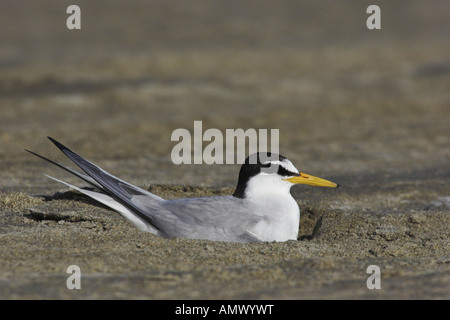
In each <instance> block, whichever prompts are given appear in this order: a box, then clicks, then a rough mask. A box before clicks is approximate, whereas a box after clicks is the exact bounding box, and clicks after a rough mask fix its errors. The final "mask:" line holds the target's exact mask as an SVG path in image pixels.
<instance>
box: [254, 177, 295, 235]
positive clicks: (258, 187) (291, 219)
mask: <svg viewBox="0 0 450 320" xmlns="http://www.w3.org/2000/svg"><path fill="white" fill-rule="evenodd" d="M291 186H292V185H291V184H290V183H289V182H287V181H283V180H281V179H280V178H279V177H278V176H270V175H258V176H255V177H254V178H252V179H250V181H249V182H248V185H247V188H246V200H247V201H248V205H249V209H250V210H251V211H252V212H254V213H255V214H258V215H259V216H261V217H262V219H261V221H260V222H258V223H257V224H256V225H255V226H254V227H253V228H252V229H251V230H249V231H250V232H252V233H253V234H255V235H257V236H258V237H259V238H261V239H262V240H264V241H287V240H297V237H298V228H299V223H300V209H299V207H298V205H297V202H296V201H295V200H294V198H292V196H291V194H290V192H289V190H290V187H291Z"/></svg>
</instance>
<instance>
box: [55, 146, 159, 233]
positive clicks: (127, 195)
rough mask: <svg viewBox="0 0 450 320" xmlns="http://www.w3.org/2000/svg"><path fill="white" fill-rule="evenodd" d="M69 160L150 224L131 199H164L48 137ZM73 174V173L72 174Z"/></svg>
mask: <svg viewBox="0 0 450 320" xmlns="http://www.w3.org/2000/svg"><path fill="white" fill-rule="evenodd" d="M48 138H49V139H50V141H52V142H53V143H54V144H55V145H56V146H57V147H58V148H59V149H60V150H61V151H62V152H63V153H64V154H65V155H66V156H67V157H68V158H69V159H71V160H72V161H73V162H74V163H75V164H76V165H77V166H79V167H80V168H81V169H82V170H83V171H84V172H85V173H87V174H88V176H89V177H91V178H92V179H93V180H94V181H95V182H96V183H97V184H99V185H100V186H101V187H102V190H103V191H105V192H106V193H108V194H110V195H111V196H112V197H113V198H114V199H116V200H117V201H119V202H120V203H121V204H122V205H123V206H125V207H127V208H128V209H129V210H131V211H132V212H133V213H134V214H136V216H138V217H139V218H140V219H142V220H143V221H145V222H147V223H150V224H152V225H154V224H153V223H152V216H151V215H149V214H148V213H147V212H145V211H142V210H141V208H139V207H136V206H135V205H134V204H133V202H132V201H131V198H132V197H133V196H135V195H140V196H145V197H146V198H147V201H148V202H154V203H157V202H162V201H164V199H162V198H160V197H158V196H157V195H154V194H153V193H150V192H148V191H146V190H144V189H141V188H139V187H136V186H134V185H132V184H130V183H128V182H125V181H123V180H121V179H119V178H117V177H115V176H113V175H111V174H109V173H108V172H106V171H105V170H103V169H102V168H100V167H98V166H97V165H95V164H93V163H91V162H90V161H88V160H86V159H84V158H83V157H81V156H80V155H78V154H77V153H75V152H73V151H72V150H70V149H69V148H67V147H66V146H64V145H63V144H61V143H59V142H58V141H56V140H54V139H52V138H50V137H48ZM72 173H73V172H72Z"/></svg>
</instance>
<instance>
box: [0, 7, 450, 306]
mask: <svg viewBox="0 0 450 320" xmlns="http://www.w3.org/2000/svg"><path fill="white" fill-rule="evenodd" d="M78 4H79V5H80V7H81V9H82V29H81V30H78V31H69V30H68V29H67V28H66V25H65V22H66V19H67V17H68V15H67V14H66V13H65V10H66V7H67V6H66V4H65V3H63V2H61V1H27V5H23V2H20V3H18V2H17V1H12V0H10V1H9V0H8V1H2V3H1V4H0V12H1V13H0V17H1V20H2V23H3V24H4V27H2V28H1V29H0V39H1V41H0V71H1V72H0V298H1V299H50V298H55V299H100V298H103V299H105V298H106V299H109V298H119V299H134V298H136V299H311V298H313V299H315V298H317V299H327V298H330V299H385V298H388V299H412V298H415V299H449V298H450V246H449V236H450V229H449V225H450V218H449V213H450V186H449V178H450V167H449V157H450V148H449V146H450V120H449V119H450V117H449V116H450V91H449V88H450V55H449V53H450V42H449V38H448V31H449V30H450V5H449V4H448V1H444V0H443V1H432V4H431V3H430V2H424V1H408V3H407V4H406V3H405V4H403V3H402V2H396V3H395V4H393V3H391V2H388V1H378V5H379V6H380V7H381V10H382V29H381V30H375V31H369V30H368V29H367V28H366V25H365V22H366V19H367V17H368V15H367V14H366V13H365V11H366V8H367V6H368V5H370V4H372V3H369V2H367V1H360V2H358V4H355V2H354V1H339V2H334V1H323V2H320V5H318V4H316V2H315V1H301V2H300V1H277V2H274V1H244V2H230V1H189V2H186V1H168V2H166V1H155V2H149V3H146V4H143V3H142V2H140V1H127V2H120V1H95V4H93V3H90V2H89V1H78ZM194 120H202V121H203V128H204V130H206V129H207V128H218V129H220V130H223V132H224V130H225V129H227V128H232V129H236V128H243V129H248V128H255V129H279V130H280V153H281V154H283V155H284V156H287V157H288V158H289V159H291V160H292V162H293V163H294V164H295V165H296V166H297V167H298V168H299V169H300V170H301V171H304V172H307V173H310V174H314V175H317V176H320V177H323V178H327V179H329V180H332V181H335V182H337V183H340V184H341V185H343V188H342V189H325V188H324V189H322V188H314V187H309V186H296V187H294V188H293V189H292V194H293V196H294V198H295V199H296V200H297V201H298V203H299V206H300V208H301V211H302V214H301V223H300V233H299V234H300V236H299V239H298V241H288V242H285V243H254V244H236V243H221V242H210V241H197V240H185V239H161V238H158V237H156V236H153V235H151V234H147V233H143V232H139V231H137V230H136V229H135V228H133V227H132V226H131V225H130V224H129V223H127V222H126V221H124V220H123V219H122V218H121V217H120V215H119V214H117V213H115V212H113V211H110V210H108V209H107V208H104V207H103V206H101V205H98V204H96V203H94V202H92V201H90V200H89V199H87V198H86V197H84V196H82V195H80V194H78V193H76V192H73V191H69V190H68V189H66V188H64V186H62V185H58V184H57V183H56V182H53V181H52V180H49V179H47V178H46V177H45V176H43V173H48V174H51V175H54V176H57V177H59V178H67V179H66V180H67V181H68V182H72V183H78V185H80V186H83V185H84V184H83V183H82V182H78V181H77V180H76V179H75V178H72V177H68V175H66V174H65V173H64V172H61V171H60V170H58V169H57V168H52V167H51V166H50V165H49V164H46V163H44V162H43V161H41V160H39V159H38V158H35V157H33V156H31V155H30V154H27V153H26V152H24V151H23V149H30V150H33V151H37V152H39V153H41V154H44V155H48V156H49V157H50V158H53V159H56V160H58V161H61V162H65V159H64V157H63V155H62V154H60V153H59V151H58V150H57V149H56V148H54V146H53V145H52V144H51V143H50V142H49V141H48V140H47V139H46V138H45V137H46V136H52V137H54V138H56V139H57V140H60V141H61V142H63V143H65V144H66V145H68V146H69V147H71V148H73V149H74V150H75V151H77V152H79V153H80V154H82V155H84V156H85V157H87V158H88V159H91V160H92V161H94V162H95V163H97V164H99V165H101V166H102V167H103V168H105V169H106V170H108V171H110V172H111V173H113V174H115V175H117V176H119V177H121V178H122V179H124V180H126V181H129V182H131V183H134V184H136V185H139V186H142V187H145V188H147V189H149V190H151V191H152V192H154V193H156V194H158V195H160V196H163V197H166V198H178V197H186V196H204V195H217V194H229V193H232V192H233V188H234V186H235V184H236V180H237V173H238V170H239V165H211V166H208V165H180V166H175V165H174V164H173V163H172V162H171V159H170V153H171V150H172V148H173V147H174V145H175V142H172V141H171V140H170V137H171V133H172V132H173V130H175V129H177V128H186V129H188V130H190V131H191V132H192V130H193V122H194ZM205 145H206V144H204V146H205ZM65 163H67V164H68V163H69V162H65ZM70 265H78V266H79V267H80V269H81V274H82V278H81V286H82V288H81V290H69V289H68V288H67V286H66V280H67V278H68V276H69V274H67V273H66V269H67V267H68V266H70ZM370 265H377V266H379V267H380V271H381V289H380V290H376V289H374V290H369V289H368V288H367V286H366V280H367V278H368V277H369V276H370V274H368V273H367V272H366V271H367V267H368V266H370Z"/></svg>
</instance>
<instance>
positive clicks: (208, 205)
mask: <svg viewBox="0 0 450 320" xmlns="http://www.w3.org/2000/svg"><path fill="white" fill-rule="evenodd" d="M48 139H49V140H50V141H52V142H53V143H54V144H55V145H56V146H57V147H58V148H59V149H60V150H61V151H62V152H63V153H64V154H65V155H66V156H67V157H68V158H69V159H70V160H72V161H73V162H74V163H75V164H76V165H77V166H78V167H80V169H82V170H83V171H84V173H83V172H79V171H76V170H74V169H72V168H70V167H67V166H65V165H62V164H60V163H58V162H55V161H53V160H50V159H48V158H46V157H43V156H41V155H39V154H37V153H35V152H32V151H29V150H25V151H27V152H30V153H31V154H33V155H35V156H37V157H39V158H41V159H44V160H46V161H49V162H50V163H52V164H54V165H56V166H58V167H60V168H62V169H64V170H66V171H68V172H70V173H72V174H73V175H75V176H77V177H78V178H80V179H82V180H84V181H85V182H87V183H89V184H90V185H91V186H93V187H95V188H96V189H94V190H97V189H98V192H97V191H92V188H91V190H88V189H82V188H79V187H76V186H74V185H71V184H69V183H67V182H64V181H61V180H59V179H56V178H54V177H51V176H49V175H46V176H47V177H49V178H51V179H53V180H55V181H58V182H60V183H63V184H65V185H66V186H68V187H69V188H72V189H74V190H77V191H79V192H81V193H83V194H85V195H87V196H88V197H90V198H92V199H95V200H96V201H98V202H100V203H102V204H104V205H106V206H107V207H110V208H111V209H113V210H115V211H117V212H118V213H120V214H121V215H122V216H123V217H124V218H125V219H127V220H128V221H129V222H131V223H132V224H133V225H134V226H135V227H137V228H138V229H139V230H141V231H145V232H150V233H153V234H155V235H157V236H161V237H165V238H174V237H175V238H189V239H203V240H212V241H225V242H241V243H247V242H260V241H288V240H297V237H298V229H299V224H300V209H299V206H298V205H297V202H296V201H295V199H294V198H293V197H292V196H291V194H290V189H291V187H292V186H293V185H295V184H307V185H312V186H323V187H334V188H340V185H338V184H336V183H334V182H331V181H328V180H325V179H321V178H318V177H315V176H312V175H309V174H305V173H302V172H299V171H298V170H297V168H296V167H295V166H294V165H293V164H292V162H291V161H289V160H288V159H287V158H285V157H283V156H281V155H275V154H270V153H256V154H254V155H251V156H249V157H248V158H247V159H246V160H245V162H244V163H243V164H242V166H241V169H240V171H239V178H238V183H237V187H236V190H235V192H234V193H233V194H232V195H226V196H211V197H200V198H183V199H174V200H165V199H163V198H161V197H159V196H157V195H155V194H153V193H151V192H149V191H147V190H145V189H142V188H139V187H137V186H134V185H132V184H130V183H128V182H125V181H123V180H121V179H119V178H117V177H115V176H113V175H111V174H110V173H108V172H106V171H105V170H103V169H101V168H100V167H99V166H97V165H95V164H93V163H92V162H90V161H88V160H86V159H85V158H83V157H81V156H80V155H78V154H77V153H75V152H73V151H72V150H70V149H69V148H67V147H66V146H64V145H63V144H61V143H59V142H58V141H56V140H55V139H53V138H51V137H48ZM263 155H264V156H263ZM268 156H270V157H268ZM268 158H269V159H271V160H264V159H268ZM274 159H275V160H274ZM269 168H272V169H273V168H275V170H268V169H269Z"/></svg>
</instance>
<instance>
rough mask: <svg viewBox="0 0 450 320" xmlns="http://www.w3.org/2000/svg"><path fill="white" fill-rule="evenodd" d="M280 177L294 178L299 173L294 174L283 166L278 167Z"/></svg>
mask: <svg viewBox="0 0 450 320" xmlns="http://www.w3.org/2000/svg"><path fill="white" fill-rule="evenodd" d="M277 173H278V174H279V175H280V176H282V177H292V176H298V173H297V172H292V171H289V170H287V169H285V168H284V167H283V166H278V172H277Z"/></svg>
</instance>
